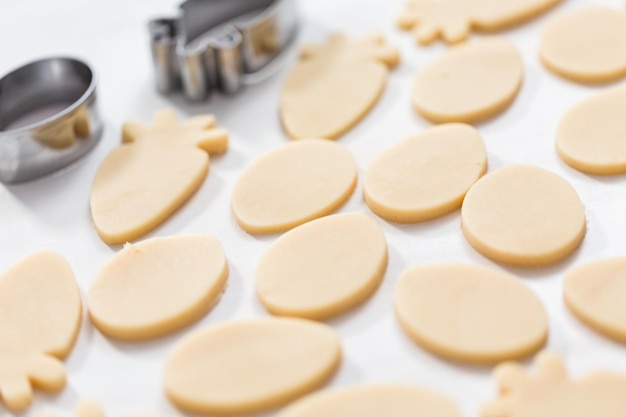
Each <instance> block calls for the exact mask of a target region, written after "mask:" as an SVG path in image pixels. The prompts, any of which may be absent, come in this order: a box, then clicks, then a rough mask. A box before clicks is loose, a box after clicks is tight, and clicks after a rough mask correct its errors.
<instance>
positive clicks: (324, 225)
mask: <svg viewBox="0 0 626 417" xmlns="http://www.w3.org/2000/svg"><path fill="white" fill-rule="evenodd" d="M386 268H387V242H386V240H385V235H384V234H383V231H382V229H381V228H380V226H378V224H376V222H375V221H374V220H372V219H370V218H369V217H367V216H366V215H364V214H358V213H346V214H336V215H333V216H327V217H322V218H321V219H317V220H313V221H312V222H309V223H306V224H303V225H302V226H299V227H297V228H295V229H293V230H290V231H289V232H287V233H285V234H284V235H283V236H281V237H280V238H278V240H276V241H275V242H274V243H273V244H272V246H270V248H269V249H268V250H267V252H265V254H264V255H263V257H262V258H261V260H260V262H259V266H258V267H257V270H256V288H257V295H258V297H259V300H260V301H261V303H262V304H263V305H264V306H265V308H266V309H267V310H268V311H269V312H271V313H272V314H276V315H283V316H295V317H302V318H309V319H318V320H321V319H326V318H330V317H333V316H336V315H338V314H340V313H343V312H345V311H346V310H348V309H350V308H352V307H355V306H356V305H358V304H361V303H362V302H363V301H365V300H366V299H367V298H369V297H370V296H371V295H372V293H373V292H374V291H376V289H377V288H378V286H379V285H380V283H381V282H382V280H383V277H384V275H385V269H386Z"/></svg>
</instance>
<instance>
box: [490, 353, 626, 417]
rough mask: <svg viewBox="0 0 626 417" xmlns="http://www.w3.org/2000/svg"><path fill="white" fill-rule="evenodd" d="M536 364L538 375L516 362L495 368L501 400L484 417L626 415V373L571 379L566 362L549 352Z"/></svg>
mask: <svg viewBox="0 0 626 417" xmlns="http://www.w3.org/2000/svg"><path fill="white" fill-rule="evenodd" d="M535 363H536V367H537V372H536V374H535V375H529V374H527V373H526V372H525V371H524V368H523V367H522V366H521V365H519V364H517V363H511V362H509V363H504V364H502V365H499V366H498V367H497V368H496V370H495V377H496V379H497V381H498V384H499V386H500V397H499V398H497V399H495V400H493V401H492V402H490V403H488V404H487V405H486V406H485V407H484V408H483V411H482V416H483V417H518V416H523V417H546V416H567V417H589V416H602V417H623V416H624V412H625V411H624V410H626V375H625V374H618V373H615V372H610V371H596V372H594V373H591V374H589V375H587V376H585V377H584V378H581V379H577V380H571V379H569V378H568V376H567V370H566V369H565V365H564V363H563V360H562V359H561V358H560V357H559V356H557V355H555V354H553V353H550V352H542V353H540V354H539V355H537V357H536V359H535Z"/></svg>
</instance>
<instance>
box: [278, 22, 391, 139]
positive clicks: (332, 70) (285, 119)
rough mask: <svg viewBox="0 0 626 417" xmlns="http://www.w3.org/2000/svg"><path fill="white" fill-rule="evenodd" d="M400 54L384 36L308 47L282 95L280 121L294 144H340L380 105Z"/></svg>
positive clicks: (334, 37) (339, 38)
mask: <svg viewBox="0 0 626 417" xmlns="http://www.w3.org/2000/svg"><path fill="white" fill-rule="evenodd" d="M399 61H400V55H399V53H398V50H397V49H396V48H393V47H391V46H389V45H386V44H385V40H384V38H383V37H382V36H367V37H363V38H360V39H348V38H347V37H346V36H344V35H342V34H335V35H332V36H330V37H329V39H328V41H327V42H326V43H325V44H321V45H318V44H314V45H307V46H305V47H304V49H303V51H302V53H301V54H300V59H299V61H298V63H297V64H296V66H295V67H294V68H293V69H292V70H291V72H290V73H289V75H288V76H287V78H286V80H285V84H284V85H283V88H282V91H281V95H280V118H281V121H282V124H283V126H284V128H285V131H286V132H287V134H288V135H289V136H290V137H291V138H293V139H308V138H326V139H336V138H338V137H339V136H341V135H343V134H344V133H345V132H347V131H348V130H350V128H352V127H353V126H354V125H356V124H357V123H358V122H359V121H360V120H361V119H362V118H363V117H365V116H366V115H367V113H369V112H370V110H371V109H372V108H373V107H374V106H375V105H376V103H377V102H378V100H379V98H380V96H381V95H382V93H383V91H384V90H385V86H386V84H387V77H388V74H389V69H390V68H393V67H395V66H396V65H398V62H399Z"/></svg>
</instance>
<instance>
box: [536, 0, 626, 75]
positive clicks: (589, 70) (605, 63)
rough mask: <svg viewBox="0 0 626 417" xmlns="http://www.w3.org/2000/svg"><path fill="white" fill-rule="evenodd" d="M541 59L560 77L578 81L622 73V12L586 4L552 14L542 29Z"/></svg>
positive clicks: (625, 46)
mask: <svg viewBox="0 0 626 417" xmlns="http://www.w3.org/2000/svg"><path fill="white" fill-rule="evenodd" d="M539 52H540V56H541V61H542V62H543V64H544V65H545V66H546V67H547V68H548V69H549V70H550V71H552V72H554V73H556V74H558V75H560V76H561V77H564V78H568V79H570V80H572V81H576V82H581V83H594V82H608V81H614V80H617V79H620V78H622V77H624V76H626V13H624V11H622V10H614V9H611V8H608V7H603V6H586V7H580V8H578V9H574V10H572V11H568V12H565V13H561V14H559V15H556V16H555V17H554V18H553V19H552V20H551V21H550V22H548V24H547V25H546V27H545V28H544V29H543V31H542V33H541V40H540V43H539Z"/></svg>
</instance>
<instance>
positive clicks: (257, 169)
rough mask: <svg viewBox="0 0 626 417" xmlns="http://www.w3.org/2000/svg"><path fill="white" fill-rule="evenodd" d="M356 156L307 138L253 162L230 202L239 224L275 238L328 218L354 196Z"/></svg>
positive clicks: (243, 175) (320, 141)
mask: <svg viewBox="0 0 626 417" xmlns="http://www.w3.org/2000/svg"><path fill="white" fill-rule="evenodd" d="M356 183H357V166H356V162H355V160H354V157H353V156H352V155H351V154H350V152H348V151H347V150H346V149H345V148H343V147H342V146H341V145H338V144H337V143H334V142H331V141H328V140H323V139H306V140H300V141H297V142H292V143H288V144H286V145H283V146H282V147H280V148H278V149H275V150H273V151H270V152H268V153H267V154H265V155H263V156H261V157H260V158H259V159H257V160H256V161H254V162H253V163H252V164H251V165H250V166H249V167H248V168H247V169H246V170H245V171H244V173H243V174H242V175H241V176H240V177H239V180H238V181H237V184H236V185H235V189H234V191H233V197H232V210H233V214H234V215H235V219H236V220H237V223H239V225H240V226H241V227H242V228H243V229H244V230H245V231H247V232H249V233H261V234H262V233H278V232H284V231H287V230H289V229H291V228H293V227H296V226H298V225H301V224H303V223H306V222H308V221H310V220H313V219H316V218H318V217H322V216H325V215H327V214H331V213H332V212H333V211H335V210H336V209H338V208H339V207H341V206H342V205H343V204H344V203H345V202H346V201H347V200H348V198H350V196H351V195H352V193H353V192H354V188H355V187H356Z"/></svg>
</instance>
